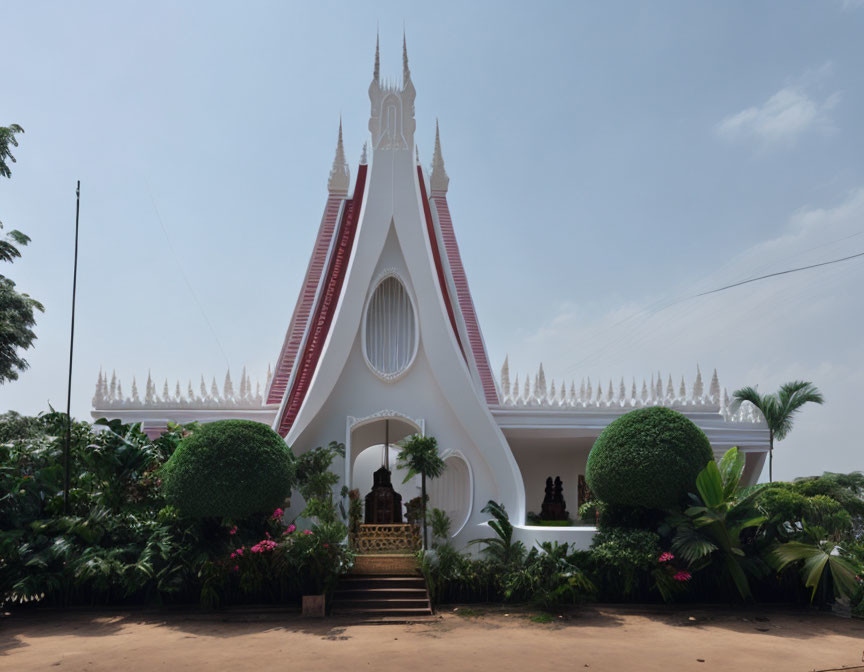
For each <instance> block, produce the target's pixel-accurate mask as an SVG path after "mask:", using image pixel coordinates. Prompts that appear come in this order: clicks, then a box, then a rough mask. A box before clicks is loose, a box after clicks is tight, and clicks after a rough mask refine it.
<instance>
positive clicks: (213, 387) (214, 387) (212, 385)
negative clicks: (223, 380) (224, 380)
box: [210, 376, 219, 399]
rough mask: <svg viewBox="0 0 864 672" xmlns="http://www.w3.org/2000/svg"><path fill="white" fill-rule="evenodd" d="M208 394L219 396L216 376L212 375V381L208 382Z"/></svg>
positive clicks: (216, 397) (214, 396) (215, 397)
mask: <svg viewBox="0 0 864 672" xmlns="http://www.w3.org/2000/svg"><path fill="white" fill-rule="evenodd" d="M210 396H211V397H213V398H214V399H218V398H219V388H218V387H217V385H216V376H213V382H211V383H210Z"/></svg>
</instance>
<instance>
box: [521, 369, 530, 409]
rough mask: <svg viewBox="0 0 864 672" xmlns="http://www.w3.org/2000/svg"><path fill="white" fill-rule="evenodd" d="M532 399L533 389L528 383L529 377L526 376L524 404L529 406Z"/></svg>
mask: <svg viewBox="0 0 864 672" xmlns="http://www.w3.org/2000/svg"><path fill="white" fill-rule="evenodd" d="M530 398H531V387H530V385H529V382H528V376H525V389H524V393H523V395H522V403H523V404H527V403H528V400H529V399H530Z"/></svg>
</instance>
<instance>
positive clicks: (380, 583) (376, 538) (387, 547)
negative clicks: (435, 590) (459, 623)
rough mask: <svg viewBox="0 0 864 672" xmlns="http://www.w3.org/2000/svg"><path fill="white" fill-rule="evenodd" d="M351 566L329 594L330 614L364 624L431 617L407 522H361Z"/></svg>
mask: <svg viewBox="0 0 864 672" xmlns="http://www.w3.org/2000/svg"><path fill="white" fill-rule="evenodd" d="M352 546H353V547H354V549H355V550H356V551H357V552H358V554H357V555H356V556H355V560H354V569H353V570H352V572H351V573H350V574H348V575H346V576H343V577H342V579H341V580H340V581H339V584H338V585H337V586H336V593H335V595H334V596H333V598H334V599H333V611H332V613H333V615H334V616H343V617H351V618H355V619H357V620H359V621H361V622H364V623H413V622H418V621H427V620H434V616H433V613H432V601H431V600H430V599H429V590H428V589H427V586H426V580H425V579H424V578H423V576H422V575H421V574H420V570H419V568H418V567H417V559H416V557H415V555H414V553H413V552H412V551H414V550H415V549H416V548H417V547H418V546H419V537H418V536H417V531H416V529H414V526H412V525H400V524H395V525H361V526H360V530H359V534H358V535H357V537H356V538H354V539H352Z"/></svg>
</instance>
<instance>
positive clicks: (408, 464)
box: [396, 434, 447, 548]
mask: <svg viewBox="0 0 864 672" xmlns="http://www.w3.org/2000/svg"><path fill="white" fill-rule="evenodd" d="M396 460H397V461H396V464H397V465H398V466H399V468H400V469H407V470H408V473H407V474H406V475H405V479H404V480H403V483H407V482H408V481H410V480H411V479H412V478H414V477H415V476H416V475H417V474H420V497H421V498H422V499H421V503H422V505H423V519H422V520H423V548H428V547H429V541H428V536H427V532H426V501H427V497H426V479H427V478H438V477H439V476H440V475H441V474H443V473H444V470H445V469H446V468H447V465H446V464H445V463H444V460H442V459H441V456H440V455H439V454H438V441H437V440H436V439H435V437H434V436H421V435H420V434H413V435H412V436H409V437H408V438H407V439H406V440H405V442H404V443H402V444H401V450H400V451H399V455H398V456H397V458H396Z"/></svg>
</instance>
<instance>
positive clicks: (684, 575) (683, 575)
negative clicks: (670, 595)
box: [672, 570, 693, 581]
mask: <svg viewBox="0 0 864 672" xmlns="http://www.w3.org/2000/svg"><path fill="white" fill-rule="evenodd" d="M672 578H673V579H675V580H676V581H689V580H690V579H691V578H693V577H692V575H691V574H690V572H685V571H683V570H682V571H680V572H678V573H677V574H676V575H675V576H673V577H672Z"/></svg>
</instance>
